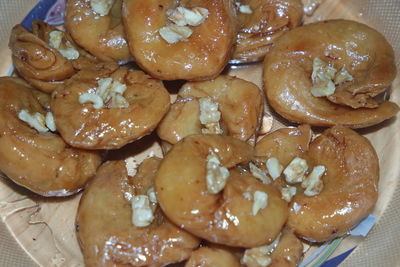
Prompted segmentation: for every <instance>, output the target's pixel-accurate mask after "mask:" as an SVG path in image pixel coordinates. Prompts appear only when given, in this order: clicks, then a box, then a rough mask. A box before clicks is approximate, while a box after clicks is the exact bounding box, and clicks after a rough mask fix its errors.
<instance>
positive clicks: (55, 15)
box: [0, 0, 400, 266]
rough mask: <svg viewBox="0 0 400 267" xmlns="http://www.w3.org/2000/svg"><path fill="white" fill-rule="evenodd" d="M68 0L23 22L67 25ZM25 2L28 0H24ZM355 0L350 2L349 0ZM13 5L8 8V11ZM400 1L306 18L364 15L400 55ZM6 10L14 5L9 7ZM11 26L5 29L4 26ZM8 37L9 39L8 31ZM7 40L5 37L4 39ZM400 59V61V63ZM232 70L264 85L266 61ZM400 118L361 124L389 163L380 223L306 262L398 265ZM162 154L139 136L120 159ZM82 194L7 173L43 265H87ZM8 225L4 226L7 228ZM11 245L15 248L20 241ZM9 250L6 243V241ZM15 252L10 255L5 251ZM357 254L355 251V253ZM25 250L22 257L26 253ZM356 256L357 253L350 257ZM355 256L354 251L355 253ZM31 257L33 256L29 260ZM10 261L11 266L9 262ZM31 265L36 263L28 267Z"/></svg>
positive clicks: (5, 184)
mask: <svg viewBox="0 0 400 267" xmlns="http://www.w3.org/2000/svg"><path fill="white" fill-rule="evenodd" d="M64 1H65V0H57V1H54V0H53V1H51V0H42V1H40V2H39V3H38V4H37V5H36V6H35V7H34V8H33V9H32V10H31V12H30V13H29V14H28V15H27V16H26V18H25V19H24V20H23V21H22V24H23V25H24V26H25V27H27V28H30V24H31V22H32V20H33V19H35V18H40V19H42V20H45V21H47V22H48V23H51V24H55V25H57V24H60V23H62V17H63V7H64V4H65V2H64ZM16 2H18V3H15V5H16V6H17V5H21V3H23V1H22V0H21V1H16ZM349 2H350V3H349ZM2 5H5V7H6V9H4V8H3V9H1V10H3V11H2V20H3V19H4V20H6V21H11V20H12V18H14V16H16V15H19V16H20V15H21V12H22V10H19V9H12V8H10V7H8V6H7V5H8V4H7V3H6V4H3V3H2V4H0V7H2ZM7 8H8V9H7ZM399 9H400V2H398V1H396V0H392V1H388V0H387V1H374V0H370V1H365V0H364V1H362V0H353V1H346V0H326V1H325V2H324V3H322V4H321V6H320V7H319V8H318V9H317V11H316V12H315V13H314V15H313V16H311V17H307V18H306V19H305V22H306V23H309V22H312V21H318V20H322V19H330V18H346V19H352V20H357V21H360V22H363V23H366V24H369V25H370V26H372V27H374V28H376V29H378V30H379V31H381V32H382V33H383V34H385V35H386V37H387V38H388V39H389V41H390V43H391V44H392V45H393V46H394V48H395V51H396V54H397V55H399V54H400V28H399V27H398V26H397V25H400V17H399V16H398V10H399ZM5 10H10V12H6V11H5ZM2 30H4V29H2ZM6 38H8V37H6ZM1 40H5V39H1ZM5 43H6V42H4V41H2V42H1V46H0V48H1V51H0V55H7V57H9V52H8V51H6V48H5V45H4V44H5ZM4 62H5V65H4V64H3V66H2V67H1V68H0V71H1V75H2V76H4V75H7V74H9V73H10V71H12V68H11V63H10V62H11V60H10V59H9V58H7V59H5V61H4ZM399 65H400V64H399V60H397V66H398V67H399ZM227 74H230V75H234V76H237V77H240V78H242V79H245V80H249V81H252V82H254V83H256V84H257V85H259V86H260V87H261V86H262V84H261V74H262V69H261V66H260V65H259V64H252V65H248V66H243V67H231V68H228V69H227ZM391 100H392V101H394V102H396V103H400V77H399V75H398V76H397V78H396V80H395V82H394V84H393V86H392V95H391ZM267 112H269V113H270V114H273V124H272V130H275V129H278V128H280V127H283V126H288V125H290V124H289V123H288V122H286V121H285V120H284V119H282V118H280V117H279V116H276V115H274V113H273V112H272V111H270V110H268V111H267ZM399 129H400V120H399V119H391V120H389V121H386V122H384V123H382V124H380V125H378V126H375V127H370V128H367V129H363V130H360V131H359V132H360V133H361V134H363V135H364V136H366V137H367V138H368V139H369V140H370V141H371V142H372V144H373V145H374V147H375V149H376V151H377V153H378V156H379V159H380V166H381V171H380V175H381V180H380V184H379V191H380V196H379V200H378V203H377V205H376V207H375V209H374V211H373V213H372V214H373V215H374V216H375V217H376V218H377V223H376V225H375V226H374V228H373V229H372V231H371V232H370V233H369V235H368V236H367V237H366V238H364V237H360V236H348V237H346V238H344V239H341V238H340V239H336V240H334V241H332V242H330V243H328V244H324V245H322V246H319V247H317V246H309V245H307V244H306V245H305V257H304V260H303V263H302V265H301V266H319V265H321V264H323V266H337V265H338V264H339V263H340V262H342V261H343V260H345V259H346V257H347V259H346V260H345V261H344V262H343V266H351V265H356V266H364V265H367V263H368V265H371V266H372V265H375V264H383V265H385V266H394V265H395V264H396V263H398V262H400V255H399V253H398V248H397V243H398V242H397V241H398V240H399V239H400V225H398V224H397V217H396V210H397V208H398V206H399V205H400V188H399V182H398V180H399V179H400V177H399V176H400V164H399V162H400V132H399ZM153 154H155V155H158V156H161V151H160V148H159V146H158V144H157V143H156V142H155V136H154V135H150V136H148V137H145V138H143V139H141V140H140V141H138V142H135V143H133V144H130V145H128V146H126V147H124V148H123V149H122V150H120V151H119V152H118V154H115V155H114V156H115V157H126V156H131V157H134V159H135V161H136V162H138V163H139V162H140V161H141V160H143V159H144V158H146V157H148V156H149V155H153ZM79 199H80V194H78V195H75V196H72V197H68V198H58V199H55V198H43V197H39V196H36V195H34V194H32V193H30V192H29V191H27V190H25V189H23V188H20V187H18V186H16V185H15V184H13V183H12V182H10V181H9V180H8V179H6V178H4V179H3V178H2V179H0V216H1V218H2V220H3V221H4V223H5V226H6V227H7V228H8V230H9V231H10V232H11V235H12V237H13V239H14V240H15V241H16V242H17V243H18V244H19V245H20V246H21V247H22V248H23V250H24V251H25V252H26V253H27V254H28V255H29V256H30V257H31V258H32V259H33V260H34V262H36V263H37V264H38V265H41V266H83V265H84V264H83V257H82V253H81V251H80V248H79V245H78V242H77V239H76V236H75V229H74V220H75V214H76V210H77V207H78V204H79ZM2 230H3V229H2V228H0V234H6V233H2V232H1V231H2ZM12 245H13V244H9V245H8V247H12ZM0 248H1V246H0ZM6 251H8V253H7V254H6V253H5V252H6ZM18 253H22V252H19V251H11V252H10V251H9V250H6V249H5V250H4V251H3V250H2V251H0V265H2V266H17V265H18V266H26V265H23V263H22V259H23V258H24V255H21V254H18ZM350 253H351V254H350ZM18 255H21V257H18ZM349 255H350V256H349ZM348 256H349V257H348ZM23 262H25V263H26V261H23ZM3 263H4V265H3ZM27 266H28V265H27Z"/></svg>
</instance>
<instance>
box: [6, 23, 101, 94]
mask: <svg viewBox="0 0 400 267" xmlns="http://www.w3.org/2000/svg"><path fill="white" fill-rule="evenodd" d="M9 46H10V49H11V51H12V59H13V64H14V66H15V68H16V69H17V71H18V73H19V74H20V75H21V76H22V77H23V78H24V79H25V80H27V81H28V82H29V83H30V84H31V85H32V86H34V87H36V88H37V89H39V90H41V91H43V92H46V93H50V92H52V91H54V89H55V88H56V87H57V86H59V85H61V84H63V82H64V81H65V80H66V79H68V78H70V77H71V76H72V75H73V74H75V73H76V72H77V71H78V70H80V69H82V68H85V67H89V66H91V65H94V64H96V63H97V60H96V59H95V58H94V57H93V56H91V55H89V54H88V53H87V52H86V51H84V50H83V49H81V48H79V47H78V46H77V45H76V44H75V43H74V42H73V40H72V39H71V37H70V36H69V35H68V34H67V33H65V32H63V31H61V30H58V29H56V28H55V27H53V26H51V25H48V24H46V23H44V22H43V21H40V20H35V21H33V22H32V32H29V31H27V30H26V29H25V28H24V27H23V26H22V25H16V26H15V27H14V28H13V29H12V31H11V37H10V43H9Z"/></svg>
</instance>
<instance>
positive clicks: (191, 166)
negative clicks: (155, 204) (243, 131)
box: [156, 135, 287, 247]
mask: <svg viewBox="0 0 400 267" xmlns="http://www.w3.org/2000/svg"><path fill="white" fill-rule="evenodd" d="M210 150H213V151H214V152H215V153H216V154H217V155H218V157H219V158H220V161H221V162H222V165H223V166H225V167H227V168H230V176H229V179H228V180H227V184H226V185H225V187H224V189H223V191H221V192H220V193H218V194H210V193H209V192H208V190H207V187H206V181H205V180H206V179H205V175H206V174H205V169H206V168H205V165H206V158H207V155H208V153H209V151H210ZM252 156H253V149H252V147H251V146H250V145H248V144H246V143H244V142H243V141H240V140H237V139H235V138H232V137H228V136H219V135H192V136H189V137H186V138H184V139H183V140H182V141H181V142H179V143H177V144H176V145H175V146H174V147H173V148H172V150H171V151H170V152H168V153H167V155H166V156H165V158H164V160H163V162H162V164H161V166H160V169H159V172H158V173H157V177H156V191H157V195H158V199H159V202H160V205H161V208H162V209H163V211H164V212H165V213H166V215H167V216H168V217H169V218H170V219H171V220H172V221H173V222H174V223H176V224H178V225H180V226H181V227H183V229H186V230H187V231H189V232H191V233H193V234H196V235H197V236H200V237H202V238H204V239H206V240H208V241H211V242H215V243H220V244H225V245H230V246H242V247H254V246H258V245H262V244H265V243H267V242H272V241H273V240H274V239H275V237H276V236H277V235H278V233H279V232H280V230H281V228H282V226H283V224H284V223H285V221H286V218H287V203H286V202H284V201H283V200H281V198H280V193H279V191H278V190H277V189H276V188H274V187H272V186H270V185H266V184H262V183H261V182H260V181H258V180H257V179H256V178H254V177H253V176H251V175H250V174H249V173H247V172H243V171H241V170H239V169H235V168H233V167H234V166H236V165H237V164H239V163H245V162H248V161H249V160H250V159H251V158H252ZM255 191H262V192H266V193H267V194H268V206H267V207H266V208H265V209H262V210H260V211H259V212H258V213H257V215H255V216H254V215H252V212H251V210H252V205H253V201H251V200H249V199H246V198H245V197H244V196H243V194H244V193H246V192H247V193H249V194H250V195H252V194H253V193H254V192H255Z"/></svg>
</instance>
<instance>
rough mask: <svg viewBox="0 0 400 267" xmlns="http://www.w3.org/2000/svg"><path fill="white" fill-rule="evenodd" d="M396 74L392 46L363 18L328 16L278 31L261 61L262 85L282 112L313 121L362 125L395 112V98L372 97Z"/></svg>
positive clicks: (273, 105)
mask: <svg viewBox="0 0 400 267" xmlns="http://www.w3.org/2000/svg"><path fill="white" fill-rule="evenodd" d="M395 74H396V67H395V63H394V54H393V49H392V47H391V46H390V44H389V43H388V42H387V41H386V40H385V38H384V37H383V36H382V35H381V34H380V33H378V32H377V31H375V30H374V29H371V28H369V27H368V26H366V25H364V24H360V23H358V22H354V21H347V20H331V21H323V22H318V23H314V24H309V25H305V26H302V27H298V28H295V29H293V30H291V31H289V32H288V33H287V34H285V35H284V36H282V38H280V39H279V40H278V41H277V42H276V43H275V45H274V46H273V48H272V49H271V51H270V53H268V55H267V56H266V58H265V63H264V89H265V93H266V95H267V98H268V101H269V103H270V105H271V106H272V107H273V108H274V109H275V110H276V111H277V112H278V113H279V114H280V115H282V116H283V117H285V118H286V119H288V120H291V121H294V122H302V123H309V124H311V125H316V126H332V125H335V124H341V125H344V126H348V127H352V128H361V127H366V126H370V125H374V124H377V123H380V122H382V121H384V120H386V119H389V118H391V117H393V116H395V115H396V113H397V112H398V110H399V107H398V105H397V104H395V103H392V102H389V101H384V102H382V103H378V102H377V101H376V100H375V99H374V97H375V96H377V95H378V94H380V93H382V92H383V91H385V89H386V88H387V87H389V86H390V84H391V83H392V81H393V79H394V77H395Z"/></svg>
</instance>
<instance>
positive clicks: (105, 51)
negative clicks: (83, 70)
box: [65, 0, 131, 63]
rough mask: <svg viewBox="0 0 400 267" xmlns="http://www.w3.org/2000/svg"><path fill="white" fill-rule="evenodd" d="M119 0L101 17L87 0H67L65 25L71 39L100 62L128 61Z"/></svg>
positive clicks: (128, 54)
mask: <svg viewBox="0 0 400 267" xmlns="http://www.w3.org/2000/svg"><path fill="white" fill-rule="evenodd" d="M121 5H122V0H116V1H114V4H113V7H112V9H111V11H110V13H109V14H108V15H106V16H100V15H99V14H97V13H96V12H94V11H93V10H92V9H91V7H90V1H89V0H71V1H67V4H66V9H65V27H66V28H67V30H68V32H69V33H70V34H71V36H72V38H73V39H74V41H75V42H76V43H77V44H79V45H80V46H82V47H83V48H84V49H86V50H87V51H88V52H90V53H91V54H92V55H94V56H96V57H98V58H99V59H101V60H103V61H115V62H120V63H126V62H128V61H130V60H131V55H130V52H129V48H128V43H127V41H126V38H125V33H124V29H123V26H122V19H121Z"/></svg>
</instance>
